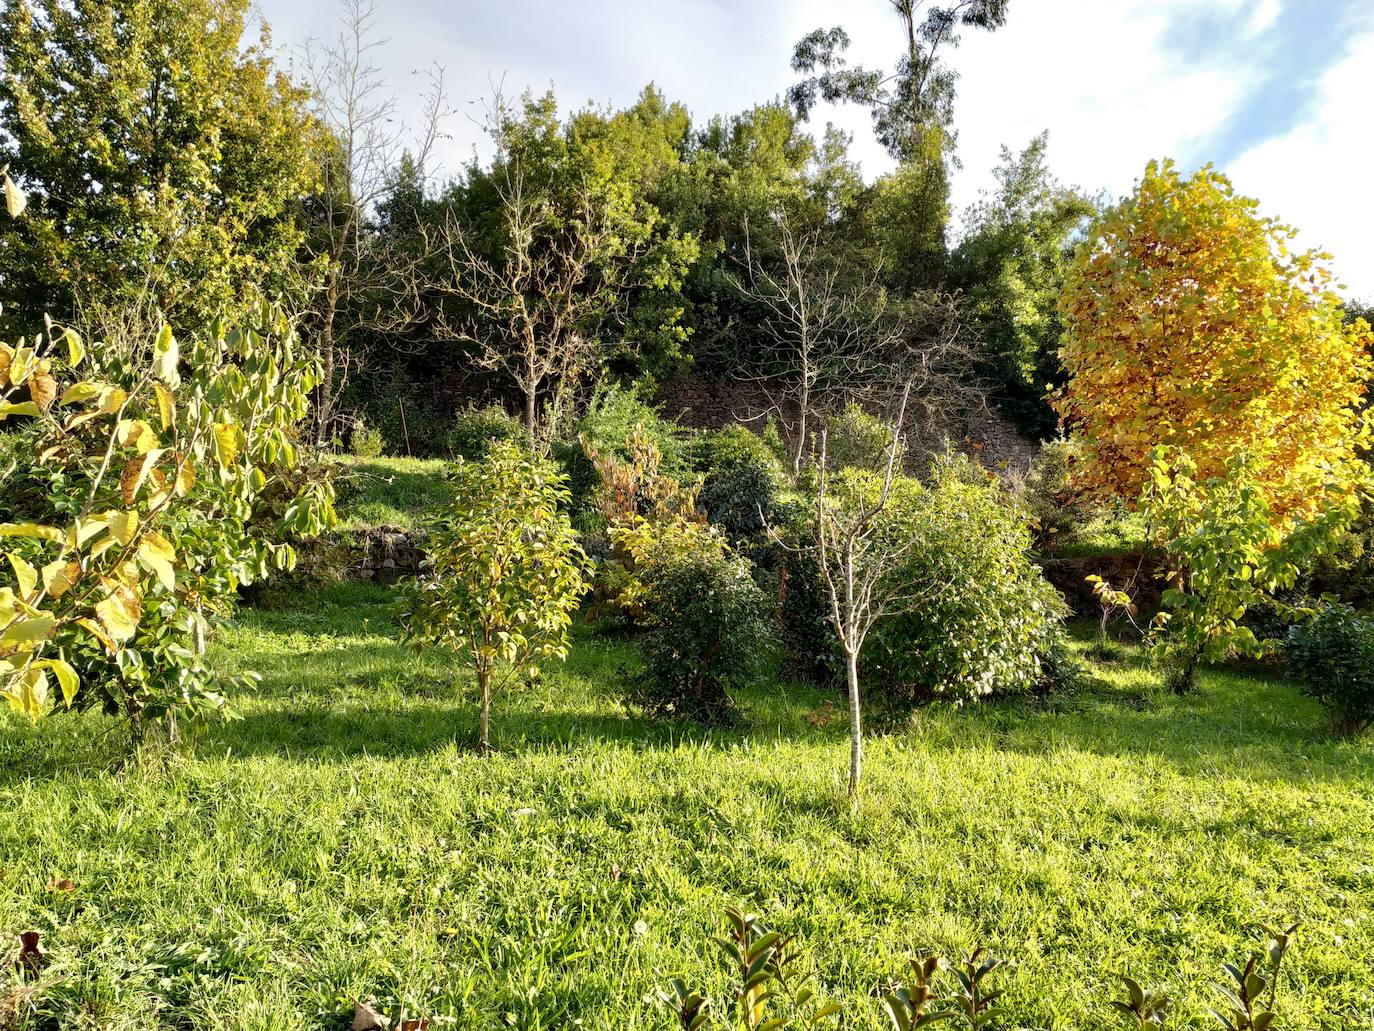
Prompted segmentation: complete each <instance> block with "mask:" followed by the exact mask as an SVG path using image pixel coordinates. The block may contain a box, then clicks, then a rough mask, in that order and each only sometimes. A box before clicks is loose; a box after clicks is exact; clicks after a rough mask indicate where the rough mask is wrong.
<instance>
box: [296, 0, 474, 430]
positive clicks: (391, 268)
mask: <svg viewBox="0 0 1374 1031" xmlns="http://www.w3.org/2000/svg"><path fill="white" fill-rule="evenodd" d="M375 19H376V8H375V6H373V5H371V4H366V3H364V2H363V0H345V2H344V15H343V29H342V31H341V33H340V34H339V37H338V39H337V40H335V42H334V43H332V44H330V45H321V44H314V45H313V46H312V47H311V48H310V49H309V50H308V51H307V61H306V65H307V70H308V73H309V78H310V82H311V85H312V87H313V89H312V98H313V101H314V106H315V112H316V117H317V118H318V119H319V121H320V124H321V125H323V126H324V128H325V131H326V135H325V137H324V138H323V140H322V141H321V148H322V150H321V153H320V154H319V156H318V160H319V168H320V188H319V191H318V193H317V194H316V195H315V197H314V198H313V201H312V204H311V206H310V215H311V219H310V232H309V235H308V236H307V239H306V252H307V254H309V255H311V256H313V257H315V258H318V259H319V261H320V263H321V265H322V268H321V269H320V276H321V283H320V286H319V289H318V291H317V292H316V294H315V305H314V307H315V312H314V316H315V317H314V319H313V320H312V321H313V328H314V329H315V334H314V335H315V337H316V348H317V349H318V351H319V355H320V385H319V387H318V389H317V390H316V397H315V435H316V443H317V444H322V443H324V442H325V441H326V440H327V439H328V437H329V435H330V432H331V430H332V429H333V424H334V422H335V419H336V416H337V410H338V402H339V397H340V395H341V394H342V393H343V390H344V387H345V386H346V385H347V377H348V371H349V366H350V365H351V364H354V362H355V360H356V355H355V354H354V353H353V347H354V345H355V343H356V340H357V338H358V337H359V336H362V335H364V334H368V333H382V334H395V333H399V332H402V331H403V330H405V329H406V328H408V327H409V326H411V325H412V324H413V323H415V322H416V321H417V320H418V319H419V317H420V312H421V296H420V293H421V284H422V281H423V276H422V268H423V265H424V263H425V261H426V260H427V258H428V257H429V254H428V250H427V248H424V247H416V246H414V244H415V243H416V242H418V241H421V240H424V239H425V237H423V236H422V235H421V234H418V233H409V234H407V235H406V237H405V241H406V243H407V244H409V246H400V244H401V239H400V235H399V234H397V233H394V232H390V233H389V232H379V231H377V230H376V227H373V226H371V225H369V219H370V218H372V217H374V216H376V215H377V214H378V213H379V212H380V211H382V210H387V214H389V215H390V216H391V217H392V218H393V219H395V218H398V217H399V218H404V217H406V213H405V212H402V211H400V210H397V208H399V207H400V206H401V204H402V203H403V202H404V203H406V204H408V205H409V206H411V207H418V206H419V205H421V204H423V202H424V199H425V198H424V185H425V182H424V180H425V168H426V164H427V162H428V160H429V157H430V152H431V150H432V149H433V146H434V143H435V141H436V140H437V139H438V138H439V134H440V128H441V122H442V119H443V118H444V116H445V115H446V113H447V112H446V109H445V99H444V85H443V70H442V69H437V68H436V69H434V70H433V71H432V72H431V75H430V89H429V91H428V93H427V95H426V97H425V103H424V112H423V116H422V122H421V126H420V131H419V134H418V137H417V139H416V140H414V141H413V142H414V146H413V149H407V147H406V132H405V129H404V127H403V126H402V125H401V121H400V116H399V115H398V113H397V111H396V101H395V98H394V97H392V96H390V95H387V94H386V92H385V90H386V83H385V81H384V80H383V79H382V77H381V72H380V70H379V69H378V68H377V67H376V66H375V65H374V64H373V63H372V60H373V54H374V52H375V51H376V50H377V49H379V48H380V47H381V46H382V44H383V41H382V40H381V39H379V38H378V37H377V35H376V32H375V29H374V22H375ZM411 217H413V216H411Z"/></svg>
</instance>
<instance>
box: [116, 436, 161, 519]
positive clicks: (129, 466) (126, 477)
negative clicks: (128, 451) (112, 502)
mask: <svg viewBox="0 0 1374 1031" xmlns="http://www.w3.org/2000/svg"><path fill="white" fill-rule="evenodd" d="M166 453H167V452H166V451H165V450H164V449H163V448H153V449H152V450H151V451H149V452H147V453H146V454H143V455H139V456H138V457H137V458H131V459H129V461H128V463H126V464H125V466H124V473H123V475H121V476H120V477H119V492H120V494H121V495H122V496H123V498H124V504H126V505H132V504H133V503H134V499H135V498H136V497H138V491H139V488H141V487H142V486H143V481H144V480H146V479H147V478H148V473H149V471H150V470H151V469H152V468H153V466H155V465H157V462H158V459H160V458H161V457H162V456H163V455H165V454H166Z"/></svg>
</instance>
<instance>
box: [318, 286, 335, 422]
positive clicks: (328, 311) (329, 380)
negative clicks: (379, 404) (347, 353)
mask: <svg viewBox="0 0 1374 1031" xmlns="http://www.w3.org/2000/svg"><path fill="white" fill-rule="evenodd" d="M334 307H335V301H334V298H333V297H332V296H330V297H327V298H326V299H325V309H324V318H323V320H321V323H320V382H319V386H317V387H316V388H315V446H316V447H324V446H325V444H327V443H328V441H329V425H330V423H331V422H333V421H334Z"/></svg>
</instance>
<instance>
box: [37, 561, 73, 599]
mask: <svg viewBox="0 0 1374 1031" xmlns="http://www.w3.org/2000/svg"><path fill="white" fill-rule="evenodd" d="M79 579H81V566H80V565H78V564H77V563H75V562H68V561H67V560H66V559H60V558H59V559H55V560H53V561H52V562H49V563H48V564H47V565H46V566H44V567H43V588H44V590H46V591H47V592H48V595H49V596H50V597H53V598H60V597H62V595H64V594H66V593H67V592H68V591H69V590H71V588H72V586H73V585H74V584H75V583H76V582H77V581H78V580H79Z"/></svg>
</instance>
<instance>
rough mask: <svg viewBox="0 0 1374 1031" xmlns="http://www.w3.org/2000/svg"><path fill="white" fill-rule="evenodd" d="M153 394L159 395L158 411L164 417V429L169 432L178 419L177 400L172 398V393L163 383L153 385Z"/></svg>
mask: <svg viewBox="0 0 1374 1031" xmlns="http://www.w3.org/2000/svg"><path fill="white" fill-rule="evenodd" d="M153 392H154V393H156V394H157V410H158V414H159V415H161V416H162V429H163V431H164V432H165V431H167V430H169V429H171V428H172V423H174V422H175V421H176V417H177V403H176V399H175V398H174V397H172V392H171V391H170V390H168V389H167V388H166V387H164V386H163V385H162V384H161V383H154V384H153Z"/></svg>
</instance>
